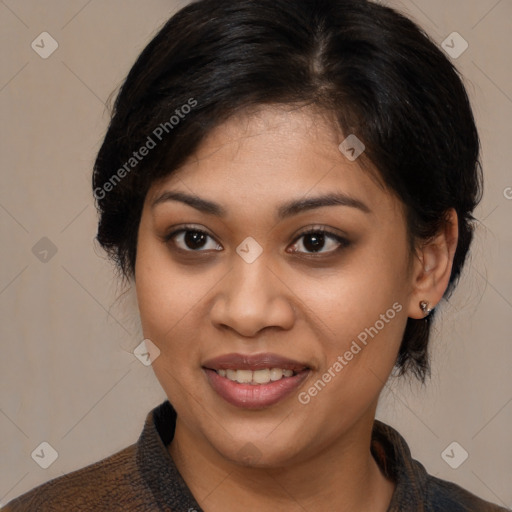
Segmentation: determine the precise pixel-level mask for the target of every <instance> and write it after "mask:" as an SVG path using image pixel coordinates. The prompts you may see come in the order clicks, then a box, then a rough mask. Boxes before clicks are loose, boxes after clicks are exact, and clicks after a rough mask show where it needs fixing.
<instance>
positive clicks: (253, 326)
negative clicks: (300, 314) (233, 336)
mask: <svg viewBox="0 0 512 512" xmlns="http://www.w3.org/2000/svg"><path fill="white" fill-rule="evenodd" d="M292 295H293V294H292V292H291V290H290V289H289V288H288V287H287V286H286V283H285V282H283V280H282V279H281V278H280V277H279V276H278V275H277V273H276V272H275V271H274V270H272V269H271V268H270V267H269V266H268V263H267V261H266V260H265V259H264V258H263V257H261V256H260V257H259V258H258V259H257V260H256V261H254V262H253V263H246V262H245V261H244V260H243V259H242V258H238V261H235V263H234V266H233V269H232V270H231V272H229V273H228V274H227V275H226V276H225V278H224V279H223V280H222V281H221V283H220V284H219V289H218V293H217V296H216V297H215V300H214V304H213V306H212V309H211V310H210V315H211V321H212V322H213V324H214V325H215V326H216V327H217V328H224V329H226V328H229V329H231V330H233V331H235V332H236V333H237V334H239V335H240V336H244V337H254V336H256V335H257V334H258V333H259V332H260V331H262V330H263V329H266V328H271V327H272V328H278V329H283V330H289V329H291V328H292V326H293V323H294V320H295V310H294V308H293V305H292Z"/></svg>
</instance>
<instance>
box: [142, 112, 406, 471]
mask: <svg viewBox="0 0 512 512" xmlns="http://www.w3.org/2000/svg"><path fill="white" fill-rule="evenodd" d="M343 139H344V137H343V136H341V135H340V134H339V133H338V132H336V130H335V129H334V128H333V127H332V126H331V125H329V124H328V123H327V122H326V121H325V120H324V118H322V117H320V116H319V115H317V114H314V113H313V112H312V111H309V110H305V109H304V110H295V111H291V112H290V111H286V110H285V109H271V108H268V107H267V108H264V109H261V110H260V111H258V112H257V113H252V114H251V115H249V114H247V115H245V116H243V117H237V118H233V119H232V120H230V121H228V122H226V123H225V124H223V125H221V126H220V127H219V128H217V129H216V130H214V131H213V132H211V134H210V135H209V137H208V138H207V139H206V140H205V141H204V142H203V144H202V146H201V147H200V148H199V150H198V151H197V153H196V154H195V155H194V156H193V158H190V159H189V160H188V161H187V162H185V164H184V165H183V166H182V167H180V169H178V170H177V171H176V172H174V173H173V174H172V175H171V176H169V177H167V178H166V179H164V180H162V181H161V182H158V183H155V184H154V185H153V187H152V188H151V189H150V190H149V192H148V194H147V197H146V200H145V205H144V208H143V213H142V218H141V222H140V227H139V234H138V247H137V261H136V268H135V283H136V290H137V298H138V304H139V309H140V315H141V322H142V327H143V332H144V337H145V338H148V339H149V340H151V342H152V343H153V344H154V345H156V347H158V349H159V351H160V354H159V356H158V357H157V358H156V359H155V360H154V362H153V368H154V371H155V374H156V376H157V378H158V380H159V382H160V383H161V385H162V387H163V389H164V390H165V392H166V394H167V396H168V398H169V400H170V402H171V403H172V404H173V407H174V408H175V409H176V411H177V414H178V426H177V432H178V427H179V429H181V431H182V432H185V431H186V432H187V433H188V436H189V437H191V438H194V439H195V440H196V441H197V443H198V444H199V445H202V446H207V447H209V448H211V449H212V450H213V451H214V452H215V453H216V454H217V455H218V456H219V457H222V458H224V459H225V460H229V461H234V462H237V463H245V464H249V465H250V464H253V465H258V466H261V467H264V466H267V467H278V466H280V465H283V464H289V463H292V462H293V463H297V462H299V461H304V460H307V459H308V457H311V456H312V455H313V454H315V453H319V450H323V449H326V448H328V447H330V446H333V445H334V444H335V443H337V442H338V441H339V440H340V439H346V438H347V436H350V432H352V431H354V429H357V427H358V425H361V422H370V424H371V422H373V418H374V413H375V407H376V403H377V400H378V396H379V393H380V391H381V389H382V387H383V385H384V383H385V382H386V380H387V378H388V376H389V374H390V372H391V370H392V368H393V365H394V362H395V359H396V356H397V353H398V349H399V346H400V341H401V339H402V334H403V331H404V328H405V324H406V321H407V313H406V312H407V309H408V305H409V303H410V300H411V291H412V284H411V281H412V280H411V272H410V253H409V246H408V241H407V231H406V222H405V216H404V211H403V209H402V206H401V203H400V202H399V201H398V199H397V198H396V197H395V196H394V195H393V194H391V192H389V190H386V189H385V188H384V187H382V186H380V185H379V184H378V183H377V182H376V181H375V179H374V178H372V177H371V176H370V174H369V173H368V172H367V171H364V170H362V169H361V168H360V166H359V165H358V161H357V160H355V161H354V162H352V161H350V160H349V159H347V158H346V157H345V156H344V154H343V153H342V152H340V150H339V149H338V145H339V143H340V142H341V141H342V140H343ZM326 196H330V197H331V199H330V201H329V200H327V199H326ZM199 199H200V200H201V201H199ZM238 370H242V371H238ZM283 370H284V371H283ZM290 374H291V376H290ZM233 379H235V380H236V382H235V380H233ZM251 379H252V380H251ZM273 379H276V380H273ZM239 381H240V382H239Z"/></svg>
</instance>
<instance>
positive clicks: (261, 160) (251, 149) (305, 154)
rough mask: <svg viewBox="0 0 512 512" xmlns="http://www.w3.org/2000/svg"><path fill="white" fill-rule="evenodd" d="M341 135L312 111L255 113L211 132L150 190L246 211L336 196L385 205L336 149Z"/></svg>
mask: <svg viewBox="0 0 512 512" xmlns="http://www.w3.org/2000/svg"><path fill="white" fill-rule="evenodd" d="M344 138H345V136H344V135H343V134H342V133H341V131H340V130H339V129H337V128H336V126H335V124H334V122H332V121H329V120H328V119H327V117H326V116H325V115H322V113H320V112H318V111H317V110H313V109H311V108H300V109H291V108H289V107H288V108H286V107H282V106H281V107H260V108H258V109H257V110H252V111H247V112H245V113H243V114H241V115H237V116H233V117H231V118H230V119H229V120H228V121H226V122H224V123H223V124H221V125H219V126H218V127H217V128H215V129H214V130H212V131H211V132H210V134H209V135H208V136H207V137H206V138H205V139H204V140H203V142H202V144H201V145H200V146H199V148H198V150H197V151H196V152H195V153H194V154H193V155H192V156H191V157H189V158H188V159H187V160H186V161H185V163H184V164H183V165H181V166H180V168H179V169H177V170H175V171H173V172H172V174H170V175H169V176H167V177H166V178H164V179H163V180H160V181H159V182H157V183H155V184H154V185H153V187H151V189H150V191H149V193H148V199H149V201H152V200H154V199H155V197H157V196H158V195H159V194H161V192H162V191H163V190H167V189H169V188H172V189H174V190H182V191H184V192H185V191H187V192H189V193H192V194H197V195H199V196H201V197H205V196H206V197H208V198H215V200H216V201H219V202H226V203H229V204H233V205H238V207H241V208H244V207H247V206H249V205H253V206H258V207H259V208H263V207H264V205H265V204H272V203H282V202H283V201H284V200H285V199H288V198H292V197H293V198H298V197H304V196H314V195H317V194H326V193H332V192H340V193H343V194H346V195H350V196H352V197H354V198H357V199H359V200H361V201H362V202H365V203H367V204H368V203H373V204H376V203H379V204H385V205H386V206H388V207H389V206H391V204H392V203H393V201H394V198H393V197H392V194H391V193H390V192H389V191H387V190H386V189H383V188H382V187H381V186H379V184H378V183H376V181H375V179H374V177H373V176H372V175H371V174H370V173H369V172H368V170H365V169H362V167H361V166H360V165H359V162H358V161H357V160H355V161H350V160H349V159H348V158H347V157H346V156H345V155H344V154H343V153H342V152H341V151H340V149H339V147H338V146H339V144H340V143H341V142H342V141H343V140H344Z"/></svg>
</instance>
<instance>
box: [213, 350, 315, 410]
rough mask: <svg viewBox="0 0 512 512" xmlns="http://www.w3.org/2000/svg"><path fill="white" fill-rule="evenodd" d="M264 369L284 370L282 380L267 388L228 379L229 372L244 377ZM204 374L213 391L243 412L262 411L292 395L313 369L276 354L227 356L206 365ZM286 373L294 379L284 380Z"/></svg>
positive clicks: (289, 377)
mask: <svg viewBox="0 0 512 512" xmlns="http://www.w3.org/2000/svg"><path fill="white" fill-rule="evenodd" d="M265 369H268V370H272V369H280V370H283V372H282V378H279V379H278V380H275V381H272V382H267V383H264V384H257V383H255V382H251V383H250V384H249V383H240V382H237V381H235V380H231V379H230V378H228V376H226V373H228V370H229V371H231V372H232V373H236V374H238V373H239V372H238V371H237V370H241V372H244V375H245V374H247V373H251V372H258V371H260V372H261V370H265ZM203 371H204V372H205V374H206V377H207V379H208V382H209V384H210V386H211V388H212V389H213V390H214V391H215V392H216V393H217V395H219V396H220V397H221V398H223V399H224V400H225V401H226V402H228V403H229V404H231V405H234V406H236V407H239V408H244V409H263V408H265V407H269V406H271V405H274V404H276V403H278V402H280V401H281V400H283V399H285V398H286V397H288V396H289V395H290V394H291V393H293V391H294V390H296V389H297V388H298V387H299V386H300V385H301V384H302V383H303V382H304V380H305V379H306V378H307V377H308V375H309V373H310V371H311V368H309V367H308V365H307V364H305V363H302V362H300V361H294V360H292V359H288V358H286V357H282V356H279V355H277V354H270V353H265V354H254V355H248V354H225V355H222V356H219V357H216V358H214V359H209V360H207V361H205V362H204V363H203ZM241 372H240V373H241ZM284 372H286V375H288V374H291V375H288V376H285V373H284ZM231 377H232V375H231Z"/></svg>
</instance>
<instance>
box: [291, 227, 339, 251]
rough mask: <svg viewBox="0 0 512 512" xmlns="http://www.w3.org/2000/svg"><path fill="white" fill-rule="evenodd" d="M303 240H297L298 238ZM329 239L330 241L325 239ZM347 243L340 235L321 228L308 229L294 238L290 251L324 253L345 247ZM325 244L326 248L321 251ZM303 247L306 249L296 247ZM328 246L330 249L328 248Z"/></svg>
mask: <svg viewBox="0 0 512 512" xmlns="http://www.w3.org/2000/svg"><path fill="white" fill-rule="evenodd" d="M302 239H304V240H303V241H301V242H299V240H302ZM328 240H330V243H327V242H326V241H328ZM347 245H348V241H347V240H346V239H344V238H342V237H341V236H338V235H335V234H334V233H331V232H329V231H325V230H323V229H315V230H312V231H308V232H306V233H302V235H300V236H299V238H297V239H296V241H295V243H294V244H293V246H292V247H293V248H294V249H293V251H292V252H306V254H307V253H313V254H314V253H319V252H320V253H322V252H323V253H325V252H335V251H336V250H337V249H338V248H340V247H345V246H347ZM326 246H327V248H328V250H325V251H321V249H323V248H325V247H326ZM300 247H302V248H304V249H306V251H301V250H297V248H300ZM329 247H330V249H329Z"/></svg>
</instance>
